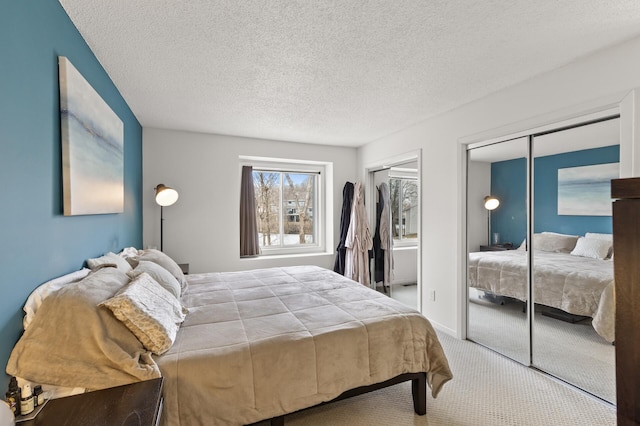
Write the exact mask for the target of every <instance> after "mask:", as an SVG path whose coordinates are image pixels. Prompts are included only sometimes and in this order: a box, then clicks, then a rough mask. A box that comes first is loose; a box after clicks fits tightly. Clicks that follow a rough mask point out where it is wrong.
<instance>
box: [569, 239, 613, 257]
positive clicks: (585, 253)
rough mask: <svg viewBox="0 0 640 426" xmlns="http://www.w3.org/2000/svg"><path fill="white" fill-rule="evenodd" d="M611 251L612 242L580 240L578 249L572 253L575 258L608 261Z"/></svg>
mask: <svg viewBox="0 0 640 426" xmlns="http://www.w3.org/2000/svg"><path fill="white" fill-rule="evenodd" d="M610 249H611V242H609V241H607V240H601V239H598V238H585V237H580V238H578V242H577V243H576V247H575V248H574V249H573V250H572V251H571V254H572V255H574V256H582V257H590V258H593V259H603V260H604V259H606V257H607V256H608V255H609V250H610Z"/></svg>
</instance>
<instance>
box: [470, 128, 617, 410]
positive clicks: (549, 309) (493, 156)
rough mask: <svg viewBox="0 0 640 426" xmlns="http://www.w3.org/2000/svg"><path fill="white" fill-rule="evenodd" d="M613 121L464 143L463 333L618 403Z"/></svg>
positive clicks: (615, 143) (500, 351) (615, 156)
mask: <svg viewBox="0 0 640 426" xmlns="http://www.w3.org/2000/svg"><path fill="white" fill-rule="evenodd" d="M619 160H620V149H619V119H618V118H616V117H613V118H612V117H606V118H602V119H599V120H593V121H589V122H583V123H579V124H575V125H571V126H566V127H563V128H560V127H559V128H556V129H553V130H551V131H545V132H544V133H542V132H540V133H536V134H531V135H528V136H527V137H522V138H518V139H511V140H506V141H500V142H499V143H492V144H482V143H480V144H476V145H474V146H472V147H470V149H469V150H468V151H467V177H468V178H467V244H468V258H467V266H468V273H467V278H468V279H467V281H468V303H467V308H468V328H467V336H468V338H469V339H470V340H473V341H475V342H477V343H480V344H482V345H484V346H487V347H489V348H491V349H493V350H495V351H497V352H499V353H501V354H503V355H506V356H508V357H510V358H512V359H514V360H516V361H518V362H520V363H522V364H524V365H528V366H533V367H535V368H537V369H540V370H542V371H545V372H547V373H549V374H551V375H553V376H555V377H557V378H559V379H561V380H563V381H565V382H567V383H570V384H572V385H575V386H576V387H579V388H580V389H583V390H585V391H587V392H589V393H591V394H593V395H595V396H597V397H599V398H602V399H603V400H605V401H608V402H611V403H615V359H614V358H615V348H614V346H613V342H614V340H615V333H614V329H613V327H614V309H613V307H614V294H613V261H612V257H613V253H612V222H611V200H610V190H609V188H610V180H611V179H614V178H618V177H619Z"/></svg>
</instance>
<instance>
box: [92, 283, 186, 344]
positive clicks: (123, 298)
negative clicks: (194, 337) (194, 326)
mask: <svg viewBox="0 0 640 426" xmlns="http://www.w3.org/2000/svg"><path fill="white" fill-rule="evenodd" d="M99 306H105V307H107V308H109V309H110V310H111V311H112V312H113V314H114V316H115V317H116V318H117V319H119V320H120V321H121V322H122V323H123V324H124V325H125V326H126V327H127V328H128V329H129V330H131V332H132V333H133V334H134V335H135V336H136V337H137V338H138V340H140V342H141V343H142V345H143V346H144V347H145V348H146V349H147V350H149V351H151V352H153V353H155V354H158V355H160V354H163V353H165V352H166V351H167V350H169V348H170V347H171V345H173V342H174V340H175V339H176V334H177V333H178V329H179V328H180V324H182V322H183V321H184V319H185V314H186V310H185V308H183V307H182V305H181V304H180V302H178V301H177V300H176V298H175V297H173V295H172V294H171V293H169V292H168V291H167V290H165V289H164V287H162V286H161V285H160V284H158V282H157V281H156V280H154V279H153V278H151V276H150V275H149V274H147V273H146V272H143V273H142V274H140V275H138V276H137V277H136V278H135V279H134V280H133V281H131V283H129V285H127V286H126V287H124V288H123V289H122V290H120V291H119V292H118V293H117V294H116V295H115V296H113V297H112V298H111V299H108V300H105V301H104V302H102V303H100V305H99Z"/></svg>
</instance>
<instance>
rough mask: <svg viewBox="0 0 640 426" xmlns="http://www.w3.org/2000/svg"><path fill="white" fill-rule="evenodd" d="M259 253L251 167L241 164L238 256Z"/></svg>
mask: <svg viewBox="0 0 640 426" xmlns="http://www.w3.org/2000/svg"><path fill="white" fill-rule="evenodd" d="M259 254H260V243H259V240H258V223H257V220H256V197H255V194H254V190H253V167H251V166H242V181H241V183H240V256H241V257H246V256H257V255H259Z"/></svg>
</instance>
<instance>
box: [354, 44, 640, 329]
mask: <svg viewBox="0 0 640 426" xmlns="http://www.w3.org/2000/svg"><path fill="white" fill-rule="evenodd" d="M639 86H640V38H637V39H634V40H631V41H629V42H626V43H624V44H621V45H618V46H616V47H614V48H610V49H607V50H604V51H601V52H598V53H596V54H594V55H592V56H589V57H586V58H583V59H582V60H579V61H576V62H573V63H570V64H568V65H566V66H565V67H562V68H560V69H557V70H555V71H552V72H549V73H546V74H544V75H541V76H539V77H537V78H534V79H531V80H528V81H526V82H524V83H522V84H519V85H516V86H512V87H510V88H508V89H505V90H503V91H500V92H497V93H495V94H493V95H490V96H487V97H485V98H483V99H480V100H478V101H475V102H472V103H469V104H467V105H464V106H462V107H460V108H457V109H455V110H452V111H450V112H447V113H445V114H442V115H440V116H438V117H435V118H433V119H430V120H427V121H424V122H421V123H418V124H416V125H414V126H412V127H410V128H407V129H404V130H402V131H400V132H397V133H394V134H392V135H389V136H387V137H384V138H381V139H379V140H377V141H374V142H371V143H369V144H367V145H365V146H363V147H361V148H360V149H359V150H358V166H359V167H358V169H359V170H360V171H361V173H362V174H364V167H365V166H366V165H367V164H371V163H376V162H377V161H380V159H384V158H388V157H393V156H394V155H397V154H398V153H402V152H407V151H411V150H415V149H419V148H422V176H421V179H422V200H423V209H422V235H421V241H422V256H421V257H422V259H421V261H422V285H423V291H422V306H423V313H424V314H425V315H426V316H427V317H428V318H430V319H431V320H432V322H433V323H434V325H435V326H436V327H438V328H440V329H443V330H445V331H447V332H450V333H451V334H456V335H458V336H462V335H463V333H464V315H463V309H464V308H463V306H464V305H463V304H462V303H461V300H463V298H464V294H463V291H462V289H463V288H464V285H462V284H461V282H460V280H461V279H460V276H461V275H462V274H461V270H462V267H461V265H462V264H461V261H462V256H463V255H462V246H463V239H462V229H463V228H462V226H461V222H462V215H463V209H464V203H463V197H462V194H461V191H462V188H463V185H462V181H461V179H462V177H463V176H464V175H463V171H462V168H461V164H462V161H461V156H462V150H461V147H460V139H461V138H465V139H469V137H470V136H471V135H477V134H479V133H485V132H486V133H487V134H493V136H497V135H499V134H500V131H501V130H499V129H500V128H504V131H505V132H507V129H509V130H513V129H514V128H518V127H519V124H518V123H523V122H524V123H523V124H527V123H531V122H532V121H536V120H534V119H537V120H538V121H540V120H541V121H542V122H545V121H547V120H559V119H560V118H565V115H567V114H569V113H571V114H574V113H575V112H576V111H577V110H581V111H583V110H584V111H585V112H586V110H589V109H592V108H594V107H595V106H597V105H600V104H601V103H607V102H613V100H614V99H617V100H620V99H621V98H622V96H623V95H624V93H628V92H629V91H631V90H632V89H634V88H635V87H639ZM605 98H606V100H605ZM630 103H631V104H632V109H633V108H636V109H635V110H634V111H633V114H632V115H633V116H634V117H635V120H636V121H637V120H638V115H640V114H639V113H638V109H637V107H635V106H633V101H630ZM636 124H638V123H636ZM637 127H638V126H636V128H637ZM622 135H623V138H624V137H625V131H624V129H623V131H622ZM629 138H630V140H631V139H633V140H634V142H635V143H636V147H637V149H635V150H634V151H633V152H632V154H633V155H635V156H637V155H638V152H640V147H638V135H637V134H636V135H631V136H630V137H629ZM361 178H362V177H361ZM430 290H435V292H436V300H435V301H433V302H432V301H429V300H427V297H426V295H428V294H429V291H430Z"/></svg>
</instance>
